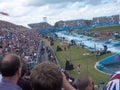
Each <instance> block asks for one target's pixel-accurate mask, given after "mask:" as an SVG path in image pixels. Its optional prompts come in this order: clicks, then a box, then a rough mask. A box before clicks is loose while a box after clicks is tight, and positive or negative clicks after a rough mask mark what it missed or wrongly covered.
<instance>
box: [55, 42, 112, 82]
mask: <svg viewBox="0 0 120 90" xmlns="http://www.w3.org/2000/svg"><path fill="white" fill-rule="evenodd" d="M57 45H59V46H61V47H62V49H63V46H62V41H61V40H56V41H54V45H53V49H54V51H55V53H56V55H57V58H58V60H59V63H60V65H61V66H62V67H63V68H65V62H66V59H68V60H70V62H71V63H72V64H73V65H74V69H73V70H68V71H67V72H68V73H69V74H70V75H71V76H72V77H74V78H75V79H77V78H78V77H79V74H78V72H77V65H78V64H80V66H81V72H80V75H82V74H89V75H90V76H91V77H92V79H93V80H94V82H95V84H100V83H101V82H105V83H106V82H108V80H109V75H106V74H103V73H101V72H99V71H98V70H96V69H95V64H96V62H97V60H96V57H95V54H94V53H91V52H89V51H88V50H87V49H83V48H80V47H78V46H71V49H67V50H66V51H64V50H62V51H59V52H56V47H57ZM84 53H89V55H88V56H85V55H83V54H84ZM110 55H111V53H109V54H105V55H102V56H99V60H101V59H103V58H105V57H108V56H110Z"/></svg>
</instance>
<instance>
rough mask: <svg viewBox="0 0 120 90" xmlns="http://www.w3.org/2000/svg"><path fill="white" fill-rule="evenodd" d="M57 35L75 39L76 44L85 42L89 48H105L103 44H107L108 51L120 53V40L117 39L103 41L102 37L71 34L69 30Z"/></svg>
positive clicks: (66, 38)
mask: <svg viewBox="0 0 120 90" xmlns="http://www.w3.org/2000/svg"><path fill="white" fill-rule="evenodd" d="M56 34H57V36H58V37H59V38H61V39H63V38H64V39H65V40H68V42H70V41H71V40H74V41H75V43H76V44H78V45H79V44H80V43H82V44H84V46H85V48H88V49H89V50H91V51H92V50H95V49H96V50H103V49H104V47H103V45H107V47H108V49H107V50H108V51H111V52H113V53H119V52H120V41H117V40H112V39H109V40H106V41H102V40H100V39H95V38H92V37H87V36H84V35H78V34H69V33H67V32H58V33H56Z"/></svg>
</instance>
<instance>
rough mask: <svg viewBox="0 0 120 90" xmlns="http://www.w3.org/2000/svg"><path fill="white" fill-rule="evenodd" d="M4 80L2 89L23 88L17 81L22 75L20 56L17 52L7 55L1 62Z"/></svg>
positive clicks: (0, 69)
mask: <svg viewBox="0 0 120 90" xmlns="http://www.w3.org/2000/svg"><path fill="white" fill-rule="evenodd" d="M0 71H1V74H2V77H3V79H2V81H1V83H0V89H1V90H22V89H21V88H20V87H19V86H18V85H17V84H16V83H17V80H18V78H19V77H20V75H21V62H20V58H19V57H18V56H17V55H15V54H8V55H6V56H5V57H4V58H3V59H2V61H1V63H0Z"/></svg>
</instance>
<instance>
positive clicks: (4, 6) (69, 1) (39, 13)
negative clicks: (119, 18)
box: [0, 0, 120, 26]
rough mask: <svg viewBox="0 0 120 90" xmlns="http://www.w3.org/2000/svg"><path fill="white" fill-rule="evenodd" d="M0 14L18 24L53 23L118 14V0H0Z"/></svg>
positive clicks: (119, 8) (119, 11) (4, 18)
mask: <svg viewBox="0 0 120 90" xmlns="http://www.w3.org/2000/svg"><path fill="white" fill-rule="evenodd" d="M0 12H6V13H8V14H9V16H3V15H0V20H5V21H9V22H12V23H14V24H18V25H24V26H27V24H30V23H39V22H43V17H47V22H48V23H50V24H51V25H54V23H55V22H57V21H60V20H76V19H92V18H93V17H99V16H111V15H116V14H119V15H120V0H0Z"/></svg>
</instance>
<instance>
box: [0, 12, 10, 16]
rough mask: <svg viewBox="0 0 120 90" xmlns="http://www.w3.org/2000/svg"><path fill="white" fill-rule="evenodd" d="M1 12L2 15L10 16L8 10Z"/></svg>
mask: <svg viewBox="0 0 120 90" xmlns="http://www.w3.org/2000/svg"><path fill="white" fill-rule="evenodd" d="M0 14H1V15H4V16H9V14H8V13H6V12H0Z"/></svg>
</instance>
